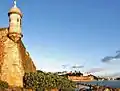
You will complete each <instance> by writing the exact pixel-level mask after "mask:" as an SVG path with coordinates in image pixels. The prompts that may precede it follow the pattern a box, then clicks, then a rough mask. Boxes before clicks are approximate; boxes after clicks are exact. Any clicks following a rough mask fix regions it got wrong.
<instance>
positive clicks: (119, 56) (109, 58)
mask: <svg viewBox="0 0 120 91" xmlns="http://www.w3.org/2000/svg"><path fill="white" fill-rule="evenodd" d="M116 53H117V54H116V55H115V56H106V57H104V58H103V59H102V62H106V63H109V62H111V61H112V60H118V59H120V51H116Z"/></svg>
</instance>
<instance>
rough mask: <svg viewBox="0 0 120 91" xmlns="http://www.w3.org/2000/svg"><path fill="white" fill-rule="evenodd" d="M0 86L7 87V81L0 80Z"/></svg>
mask: <svg viewBox="0 0 120 91" xmlns="http://www.w3.org/2000/svg"><path fill="white" fill-rule="evenodd" d="M0 88H2V89H3V88H8V83H7V82H5V81H1V80H0Z"/></svg>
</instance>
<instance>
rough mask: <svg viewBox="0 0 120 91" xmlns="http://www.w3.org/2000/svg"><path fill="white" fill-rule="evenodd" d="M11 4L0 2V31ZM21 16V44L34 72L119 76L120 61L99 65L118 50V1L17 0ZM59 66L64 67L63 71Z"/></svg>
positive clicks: (8, 1)
mask: <svg viewBox="0 0 120 91" xmlns="http://www.w3.org/2000/svg"><path fill="white" fill-rule="evenodd" d="M12 6H13V0H1V2H0V27H8V24H9V22H8V16H7V13H8V11H9V9H10V8H11V7H12ZM17 6H18V7H19V8H20V9H21V11H22V12H23V19H22V32H23V38H22V40H23V42H24V44H25V47H26V49H27V51H28V52H29V53H30V55H31V58H32V59H33V61H34V63H35V65H36V67H37V69H39V70H43V71H51V72H55V71H64V70H67V71H70V70H75V69H72V68H71V67H72V66H73V65H78V66H79V65H80V66H84V67H83V68H79V69H77V70H80V71H81V72H89V71H90V70H94V69H99V70H100V69H102V70H100V71H99V72H96V73H94V74H95V75H107V74H113V73H117V72H120V71H119V65H120V60H119V59H118V60H112V62H103V61H101V60H102V59H103V58H104V57H106V56H114V55H116V51H117V50H120V0H29V1H28V0H17ZM62 65H67V66H66V68H63V66H62Z"/></svg>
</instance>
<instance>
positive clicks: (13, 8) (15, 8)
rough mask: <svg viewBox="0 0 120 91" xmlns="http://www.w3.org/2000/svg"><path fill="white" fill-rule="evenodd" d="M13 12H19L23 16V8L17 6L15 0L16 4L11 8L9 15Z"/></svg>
mask: <svg viewBox="0 0 120 91" xmlns="http://www.w3.org/2000/svg"><path fill="white" fill-rule="evenodd" d="M11 13H16V14H19V15H20V16H21V17H22V12H21V10H20V9H19V8H18V7H17V6H16V1H14V6H13V7H12V8H11V9H10V10H9V12H8V15H10V14H11Z"/></svg>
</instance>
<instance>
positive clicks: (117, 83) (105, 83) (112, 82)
mask: <svg viewBox="0 0 120 91" xmlns="http://www.w3.org/2000/svg"><path fill="white" fill-rule="evenodd" d="M79 83H86V84H93V85H99V86H108V87H112V88H120V81H119V80H109V81H107V80H105V81H91V82H79Z"/></svg>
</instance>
